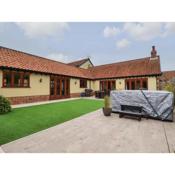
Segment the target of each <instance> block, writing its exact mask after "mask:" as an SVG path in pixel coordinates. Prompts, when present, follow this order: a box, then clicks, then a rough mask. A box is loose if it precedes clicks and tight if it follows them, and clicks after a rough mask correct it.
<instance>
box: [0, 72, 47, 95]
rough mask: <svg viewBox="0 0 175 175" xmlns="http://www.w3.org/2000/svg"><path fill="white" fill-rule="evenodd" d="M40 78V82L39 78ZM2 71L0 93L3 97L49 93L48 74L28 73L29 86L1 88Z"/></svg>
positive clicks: (0, 73) (0, 82)
mask: <svg viewBox="0 0 175 175" xmlns="http://www.w3.org/2000/svg"><path fill="white" fill-rule="evenodd" d="M40 78H42V82H41V83H40V82H39V80H40ZM1 87H2V71H1V70H0V95H3V96H5V97H17V96H18V97H19V96H34V95H49V94H50V76H49V75H41V74H34V73H31V74H30V88H1Z"/></svg>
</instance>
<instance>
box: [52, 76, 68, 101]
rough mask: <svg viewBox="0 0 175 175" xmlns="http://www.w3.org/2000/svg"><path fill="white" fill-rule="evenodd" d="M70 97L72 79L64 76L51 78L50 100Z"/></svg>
mask: <svg viewBox="0 0 175 175" xmlns="http://www.w3.org/2000/svg"><path fill="white" fill-rule="evenodd" d="M69 97H70V79H69V78H68V77H63V76H51V77H50V99H51V100H55V99H61V98H69Z"/></svg>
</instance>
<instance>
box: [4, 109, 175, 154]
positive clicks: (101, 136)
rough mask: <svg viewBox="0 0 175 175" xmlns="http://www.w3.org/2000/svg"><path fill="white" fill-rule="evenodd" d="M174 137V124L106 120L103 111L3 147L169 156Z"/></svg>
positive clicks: (113, 116) (45, 150)
mask: <svg viewBox="0 0 175 175" xmlns="http://www.w3.org/2000/svg"><path fill="white" fill-rule="evenodd" d="M174 134H175V123H174V122H162V121H158V120H152V119H148V120H147V119H142V120H141V121H140V122H139V121H137V120H133V119H128V118H119V117H118V115H117V114H112V116H111V117H104V116H103V114H102V110H101V109H100V110H97V111H95V112H91V113H89V114H86V115H84V116H82V117H79V118H76V119H73V120H70V121H68V122H65V123H62V124H60V125H57V126H55V127H51V128H48V129H46V130H43V131H41V132H38V133H35V134H32V135H29V136H27V137H24V138H21V139H19V140H16V141H13V142H11V143H8V144H5V145H2V146H1V147H2V149H3V151H4V152H8V153H11V152H18V153H20V152H25V153H56V152H57V153H169V152H174V151H175V136H174Z"/></svg>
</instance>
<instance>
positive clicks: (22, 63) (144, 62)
mask: <svg viewBox="0 0 175 175" xmlns="http://www.w3.org/2000/svg"><path fill="white" fill-rule="evenodd" d="M0 67H6V68H16V69H22V70H28V71H34V72H42V73H47V74H58V75H65V76H71V77H80V78H88V79H103V78H122V77H131V76H145V75H147V76H149V75H150V76H151V75H160V74H161V69H160V59H159V57H158V58H157V59H150V57H147V58H141V59H135V60H130V61H124V62H119V63H113V64H106V65H101V66H94V67H91V68H89V69H82V68H78V67H75V66H71V65H70V64H65V63H61V62H58V61H53V60H50V59H47V58H43V57H40V56H36V55H32V54H28V53H24V52H21V51H16V50H13V49H9V48H5V47H0Z"/></svg>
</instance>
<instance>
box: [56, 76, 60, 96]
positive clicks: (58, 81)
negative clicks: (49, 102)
mask: <svg viewBox="0 0 175 175" xmlns="http://www.w3.org/2000/svg"><path fill="white" fill-rule="evenodd" d="M57 95H60V79H57Z"/></svg>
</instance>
